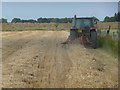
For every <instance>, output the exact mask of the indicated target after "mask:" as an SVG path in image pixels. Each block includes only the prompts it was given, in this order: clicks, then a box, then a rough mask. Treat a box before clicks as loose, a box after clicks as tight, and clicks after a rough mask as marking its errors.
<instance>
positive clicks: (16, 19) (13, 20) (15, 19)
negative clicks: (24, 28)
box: [11, 18, 22, 23]
mask: <svg viewBox="0 0 120 90" xmlns="http://www.w3.org/2000/svg"><path fill="white" fill-rule="evenodd" d="M20 22H22V20H21V19H20V18H13V19H12V21H11V23H20Z"/></svg>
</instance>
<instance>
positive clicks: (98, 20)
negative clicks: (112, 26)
mask: <svg viewBox="0 0 120 90" xmlns="http://www.w3.org/2000/svg"><path fill="white" fill-rule="evenodd" d="M76 19H94V20H98V21H99V19H97V18H95V17H80V18H76Z"/></svg>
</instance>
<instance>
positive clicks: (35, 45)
mask: <svg viewBox="0 0 120 90" xmlns="http://www.w3.org/2000/svg"><path fill="white" fill-rule="evenodd" d="M68 35H69V32H66V31H22V32H3V33H2V87H5V88H8V87H14V88H97V87H98V88H101V87H104V88H114V87H118V61H117V58H116V59H115V58H113V57H112V56H111V55H109V54H108V53H106V52H104V51H103V50H101V49H100V48H98V49H91V48H85V47H84V46H82V45H80V43H76V42H73V43H71V44H61V42H64V41H65V40H66V39H67V37H68Z"/></svg>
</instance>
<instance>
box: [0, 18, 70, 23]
mask: <svg viewBox="0 0 120 90" xmlns="http://www.w3.org/2000/svg"><path fill="white" fill-rule="evenodd" d="M0 22H2V23H8V22H7V19H4V18H2V19H0ZM71 22H72V18H42V17H41V18H38V19H37V20H34V19H28V20H23V19H20V18H13V19H12V21H11V23H71Z"/></svg>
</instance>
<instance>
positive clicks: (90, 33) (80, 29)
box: [64, 15, 99, 49]
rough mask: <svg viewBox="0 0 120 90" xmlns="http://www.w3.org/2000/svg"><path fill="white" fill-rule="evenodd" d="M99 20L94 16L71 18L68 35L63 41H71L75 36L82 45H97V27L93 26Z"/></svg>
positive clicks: (93, 46)
mask: <svg viewBox="0 0 120 90" xmlns="http://www.w3.org/2000/svg"><path fill="white" fill-rule="evenodd" d="M97 21H99V20H98V19H97V18H95V17H81V18H77V17H76V15H75V16H74V18H73V22H72V28H71V29H70V36H69V38H68V39H67V40H66V42H64V43H68V42H69V41H73V40H75V39H77V38H79V39H80V43H81V44H83V45H84V46H87V45H90V46H91V47H92V48H94V49H95V48H96V47H97V28H96V27H95V26H96V24H97Z"/></svg>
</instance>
